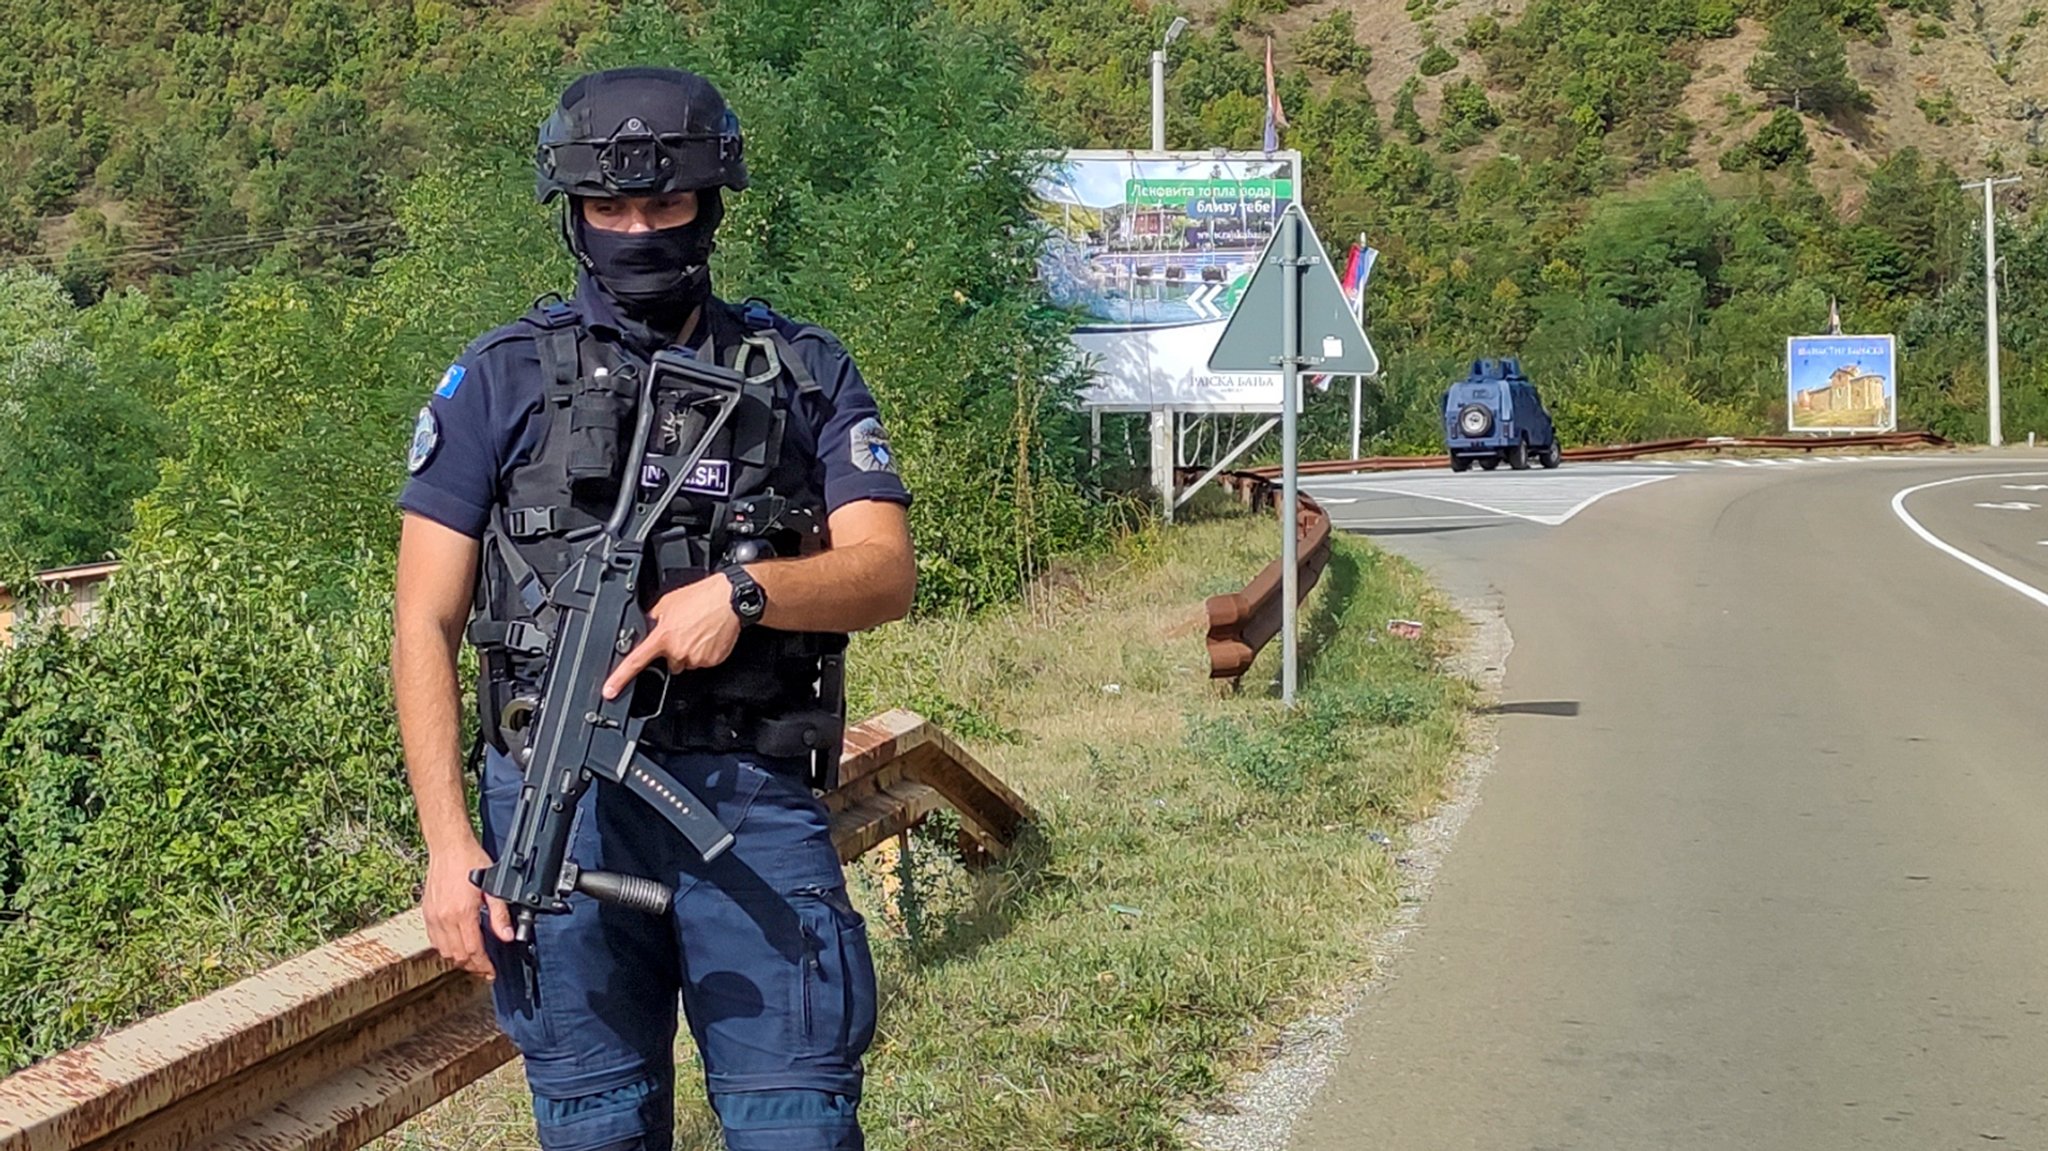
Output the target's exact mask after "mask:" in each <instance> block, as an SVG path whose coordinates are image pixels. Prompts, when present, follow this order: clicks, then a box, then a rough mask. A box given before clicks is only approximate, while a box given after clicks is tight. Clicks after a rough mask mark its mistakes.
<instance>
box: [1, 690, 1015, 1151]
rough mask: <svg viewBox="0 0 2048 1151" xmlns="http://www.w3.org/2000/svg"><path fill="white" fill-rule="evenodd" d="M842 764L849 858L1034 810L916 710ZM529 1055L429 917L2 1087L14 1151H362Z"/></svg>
mask: <svg viewBox="0 0 2048 1151" xmlns="http://www.w3.org/2000/svg"><path fill="white" fill-rule="evenodd" d="M839 771H840V783H839V786H838V787H836V788H834V789H833V790H832V791H830V792H828V793H826V795H825V797H824V802H825V805H826V808H827V810H828V811H830V812H831V815H832V841H833V843H834V844H835V845H836V846H837V847H838V848H839V857H840V858H841V859H842V860H852V859H855V858H858V857H859V856H860V855H862V854H863V853H865V852H866V851H868V850H869V849H870V848H873V847H874V846H876V845H877V844H879V843H882V842H884V841H885V840H887V839H889V838H890V837H892V836H894V835H896V834H898V833H900V832H903V831H907V830H909V829H910V828H912V827H915V826H917V825H918V824H920V823H922V822H924V820H925V819H926V818H927V817H928V816H930V815H931V814H932V813H933V812H934V811H936V810H938V809H939V808H940V807H941V806H943V805H950V806H952V807H953V808H955V809H956V810H958V811H959V813H960V817H961V838H962V839H963V840H972V842H973V847H974V850H975V852H976V853H977V854H979V855H986V856H1000V855H1002V854H1003V853H1005V852H1006V851H1008V850H1009V849H1010V848H1011V847H1012V846H1013V845H1014V844H1015V843H1016V840H1017V835H1018V833H1019V831H1020V830H1021V829H1022V828H1023V826H1024V824H1025V823H1027V822H1028V821H1029V820H1031V818H1032V811H1031V808H1030V806H1029V805H1028V804H1026V803H1025V802H1024V801H1023V800H1022V799H1021V798H1019V797H1018V796H1017V794H1016V793H1015V792H1013V791H1011V790H1010V789H1009V788H1008V787H1006V786H1004V784H1003V782H1002V781H1001V780H999V779H997V778H996V777H995V776H994V775H993V774H991V773H990V772H989V770H988V769H987V768H986V767H983V766H982V765H981V764H980V763H979V762H977V761H976V760H975V759H974V757H973V756H972V755H970V754H968V753H967V752H966V751H965V750H964V749H962V748H961V747H960V745H959V744H957V743H955V742H953V740H952V739H950V738H948V737H947V736H946V734H945V733H944V732H941V731H939V730H938V729H937V728H935V727H933V726H932V725H931V724H930V723H929V722H927V721H926V720H925V719H923V718H922V717H921V716H918V715H916V714H915V713H913V712H908V711H900V710H899V711H889V712H884V713H882V714H881V715H878V716H875V717H874V718H872V719H869V720H867V721H865V722H863V723H860V724H857V725H855V726H853V727H852V728H850V729H848V731H847V733H846V750H845V753H844V755H843V756H842V757H841V759H840V769H839ZM514 1054H515V1051H514V1050H513V1048H512V1045H511V1043H510V1041H508V1040H507V1039H506V1038H505V1036H504V1035H503V1034H502V1033H501V1032H499V1030H498V1027H497V1023H496V1021H495V1019H494V1018H493V1017H492V1014H491V1000H490V990H489V985H488V984H487V983H485V982H484V981H483V980H481V979H479V978H477V977H475V976H472V975H468V974H465V973H463V972H461V971H458V970H455V969H453V968H451V967H449V966H448V964H446V963H445V962H443V961H442V960H441V959H440V957H439V956H438V955H437V954H436V953H435V952H434V949H433V948H432V947H431V946H429V945H428V943H427V934H426V926H425V924H424V923H423V922H422V921H421V920H420V917H419V912H418V911H417V910H415V911H412V912H409V913H407V914H404V915H400V916H398V917H396V918H393V919H389V920H386V921H384V922H383V923H379V924H377V925H376V926H374V927H371V928H368V929H367V930H364V931H360V932H357V933H356V934H354V935H351V936H348V937H347V938H345V939H340V940H336V941H335V942H333V943H330V944H328V945H326V946H324V947H321V948H317V949H315V950H313V951H310V952H307V953H306V954H304V955H300V956H298V957H296V958H293V959H290V960H287V961H285V962H284V963H281V964H279V965H278V966H276V967H273V968H271V969H269V970H268V971H264V972H261V973H259V974H256V975H253V976H250V977H249V978H247V979H244V980H242V981H241V982H239V983H236V984H233V985H232V986H229V987H225V988H222V989H221V990H219V991H216V992H214V993H213V994H211V995H208V996H205V997H204V998H201V999H198V1000H195V1001H193V1002H191V1003H187V1004H185V1005H184V1006H182V1007H178V1008H176V1009H175V1010H172V1011H169V1012H166V1013H165V1014H163V1015H159V1016H156V1017H154V1018H151V1019H146V1020H143V1021H142V1022H140V1023H137V1024H135V1025H133V1026H131V1027H127V1028H124V1029H122V1030H120V1031H117V1032H115V1033H113V1034H111V1035H108V1036H105V1037H104V1038H101V1039H97V1040H94V1041H93V1042H91V1043H87V1044H84V1045H82V1046H79V1047H75V1048H72V1049H71V1050H69V1051H65V1052H62V1053H60V1054H58V1055H54V1056H52V1057H51V1058H49V1059H47V1060H44V1061H43V1062H41V1063H38V1064H36V1065H35V1066H33V1067H29V1068H27V1069H25V1070H23V1071H21V1072H19V1073H17V1074H15V1075H12V1076H10V1077H8V1078H6V1079H0V1151H117V1149H119V1151H158V1149H173V1148H175V1149H177V1151H188V1149H189V1151H200V1149H205V1151H354V1149H355V1148H359V1147H361V1146H362V1145H363V1144H365V1143H367V1142H369V1141H370V1140H372V1139H375V1138H376V1137H377V1136H379V1135H381V1134H383V1133H384V1132H386V1131H389V1130H390V1129H392V1128H393V1127H396V1126H397V1125H398V1124H400V1123H402V1122H404V1121H405V1120H407V1119H409V1118H411V1117H412V1116H414V1115H417V1114H419V1113H420V1112H422V1111H424V1110H426V1109H427V1108H429V1107H431V1106H433V1105H434V1104H435V1103H437V1102H439V1101H441V1100H442V1099H445V1098H447V1097H448V1096H449V1095H452V1094H454V1093H455V1092H456V1091H458V1090H460V1089H461V1088H463V1087H464V1086H466V1085H468V1084H469V1083H472V1082H474V1081H475V1080H477V1079H479V1078H481V1077H482V1076H483V1075H485V1074H487V1073H488V1072H490V1071H491V1070H492V1069H494V1068H496V1067H498V1066H499V1065H501V1064H503V1063H505V1062H507V1061H508V1060H510V1059H511V1058H512V1057H513V1055H514Z"/></svg>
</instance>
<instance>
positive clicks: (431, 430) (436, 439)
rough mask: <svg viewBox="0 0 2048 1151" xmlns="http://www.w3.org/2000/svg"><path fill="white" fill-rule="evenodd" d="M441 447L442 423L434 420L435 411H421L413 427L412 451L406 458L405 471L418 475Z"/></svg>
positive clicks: (428, 409) (427, 409)
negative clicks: (435, 450)
mask: <svg viewBox="0 0 2048 1151" xmlns="http://www.w3.org/2000/svg"><path fill="white" fill-rule="evenodd" d="M440 446H441V421H439V420H438V419H435V418H434V409H433V408H431V407H425V408H421V409H420V418H419V419H418V420H416V421H414V422H413V425H412V451H411V452H409V453H407V455H406V458H405V470H406V472H407V473H408V474H410V475H418V474H419V471H420V469H421V468H423V467H426V466H427V461H429V460H431V459H433V458H434V449H435V448H438V447H440Z"/></svg>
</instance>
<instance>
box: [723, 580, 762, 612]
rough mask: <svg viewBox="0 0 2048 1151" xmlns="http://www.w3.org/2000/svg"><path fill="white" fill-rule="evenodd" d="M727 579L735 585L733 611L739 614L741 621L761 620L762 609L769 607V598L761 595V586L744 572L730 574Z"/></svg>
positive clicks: (733, 589)
mask: <svg viewBox="0 0 2048 1151" xmlns="http://www.w3.org/2000/svg"><path fill="white" fill-rule="evenodd" d="M727 578H728V579H730V580H732V585H733V586H732V610H733V611H735V612H738V613H739V616H740V618H741V619H746V620H755V619H760V618H761V611H762V609H764V608H766V607H767V606H768V597H767V596H765V595H763V594H762V593H761V585H760V584H757V583H755V582H754V581H753V579H752V577H750V576H748V575H747V573H746V572H745V571H744V570H740V571H734V572H732V573H729V575H728V576H727Z"/></svg>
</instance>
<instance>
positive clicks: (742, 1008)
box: [480, 751, 875, 1151]
mask: <svg viewBox="0 0 2048 1151" xmlns="http://www.w3.org/2000/svg"><path fill="white" fill-rule="evenodd" d="M655 758H657V759H658V760H659V761H660V762H661V764H662V766H663V767H665V768H667V769H668V771H669V772H670V773H671V774H673V775H674V776H675V777H676V778H677V779H678V780H680V781H682V782H683V783H684V784H685V785H687V786H688V787H689V788H690V790H692V791H694V792H696V793H697V795H698V796H699V797H700V798H701V799H703V800H704V802H705V803H706V804H707V805H709V806H710V807H711V809H712V810H713V811H714V812H715V813H716V814H717V816H718V819H719V822H721V823H723V824H724V825H725V826H726V827H727V828H728V829H730V830H731V831H732V833H733V845H732V847H731V848H729V849H728V850H727V851H726V852H725V853H724V854H722V855H720V856H719V857H718V858H717V859H715V860H713V861H711V862H710V863H706V862H704V861H703V860H702V859H701V858H699V857H698V855H697V853H696V851H695V850H694V849H693V848H691V847H690V845H689V843H688V841H686V840H684V839H683V837H682V836H681V835H680V834H679V833H677V832H676V831H675V829H674V828H672V827H670V826H669V825H668V823H667V822H666V821H664V820H663V819H662V818H661V816H660V815H659V814H657V813H656V812H655V811H654V810H653V809H652V808H650V807H649V806H647V805H646V804H645V803H643V802H642V801H641V800H639V799H638V798H636V797H634V796H632V795H630V794H628V793H627V792H626V791H624V790H623V789H621V788H617V787H613V786H610V785H608V784H604V783H597V784H593V785H592V786H591V788H590V789H589V790H588V791H587V792H585V793H584V796H583V800H582V803H581V805H580V807H579V808H578V812H577V821H576V828H575V833H574V836H573V838H572V841H571V846H570V858H571V859H573V860H575V861H576V862H577V863H578V864H581V865H582V866H584V867H589V868H599V869H603V870H608V871H621V872H625V873H627V874H629V875H642V876H647V877H649V878H653V879H659V880H661V881H662V882H664V883H667V884H669V885H671V886H672V887H674V888H675V891H676V898H675V902H674V903H673V904H672V905H671V907H670V911H669V914H668V915H667V916H651V915H645V914H642V913H640V912H637V911H630V910H627V909H625V908H620V907H614V906H610V905H605V904H599V903H597V902H596V901H594V900H592V899H590V898H589V897H588V896H585V895H581V894H577V895H573V896H571V897H570V903H571V905H572V908H571V911H570V912H569V914H567V915H542V916H539V917H538V922H537V923H536V925H535V941H534V946H533V949H532V956H533V962H534V963H535V964H536V965H537V969H538V971H537V980H536V983H537V986H538V988H539V995H538V996H537V997H535V996H532V995H531V994H530V993H529V989H528V977H527V974H526V973H525V972H524V971H523V970H522V969H521V964H522V963H523V962H525V960H524V959H523V958H522V956H521V952H522V951H523V950H525V949H523V948H520V947H518V946H516V945H508V944H500V943H498V942H497V940H496V938H495V937H494V936H493V935H492V934H491V932H490V931H489V930H488V928H487V929H486V930H485V932H484V938H485V943H486V947H487V949H488V950H489V952H490V958H491V962H492V965H493V966H494V967H495V968H496V970H497V981H496V982H495V983H494V984H493V987H492V997H493V999H494V1002H495V1005H496V1008H497V1015H498V1022H499V1025H500V1026H502V1027H503V1028H504V1029H505V1032H506V1034H507V1035H509V1036H510V1037H511V1039H512V1041H513V1043H514V1044H516V1045H517V1046H518V1048H519V1051H520V1054H521V1055H523V1056H524V1057H525V1060H526V1078H527V1083H528V1085H529V1086H530V1087H531V1088H532V1090H533V1113H534V1121H535V1124H536V1126H537V1128H538V1130H539V1135H540V1145H541V1147H542V1149H543V1151H669V1148H670V1146H671V1144H672V1142H673V1130H674V1122H675V1094H674V1092H675V1060H674V1054H673V1053H674V1048H675V1038H676V1026H677V1015H676V1009H677V1003H678V1001H679V1000H680V1002H681V1006H682V1010H683V1014H684V1016H685V1018H686V1019H687V1021H688V1023H689V1027H690V1034H691V1037H692V1038H693V1039H695V1040H696V1044H697V1051H698V1053H699V1055H700V1056H701V1058H702V1061H703V1065H704V1079H705V1088H706V1090H707V1092H708V1093H709V1095H710V1099H711V1104H712V1107H713V1109H714V1110H715V1111H716V1112H717V1113H718V1117H719V1121H720V1123H721V1124H722V1126H723V1128H724V1132H725V1145H726V1147H727V1148H728V1149H729V1151H769V1149H771V1148H772V1149H774V1151H860V1149H861V1148H862V1146H863V1143H862V1137H861V1130H860V1123H859V1119H858V1117H857V1115H856V1111H857V1109H858V1107H859V1104H860V1095H861V1056H862V1055H863V1054H865V1053H866V1051H867V1048H868V1044H869V1043H870V1042H871V1041H872V1040H873V1038H874V1030H875V970H874V961H873V958H872V956H871V955H870V953H869V950H868V938H867V925H866V923H865V922H864V921H863V920H862V918H861V916H860V915H859V913H857V912H856V911H855V910H854V909H853V906H852V905H851V904H850V903H849V902H848V901H847V897H846V879H845V874H844V872H843V871H842V870H841V868H840V865H839V855H838V852H837V851H836V850H835V849H834V848H833V846H832V835H831V829H830V826H829V824H828V822H827V818H826V814H825V810H824V807H823V806H822V805H821V804H819V802H818V801H817V799H816V798H814V797H813V796H812V794H811V791H810V788H809V787H808V786H807V785H806V783H805V782H804V778H803V767H802V761H797V760H775V759H770V758H768V757H763V756H749V755H708V754H704V755H699V754H690V755H682V754H662V755H657V756H655ZM520 781H521V775H520V771H519V769H518V768H517V767H516V766H514V765H513V763H512V762H511V761H510V760H508V759H506V758H505V757H503V756H500V755H499V754H497V753H496V752H495V751H494V752H491V753H490V754H489V755H488V756H487V757H486V759H485V766H484V780H483V787H482V789H481V790H482V796H481V800H480V803H481V807H482V814H483V826H484V847H485V848H486V849H487V850H488V851H490V853H491V855H492V856H493V858H495V857H496V856H497V855H498V853H499V851H500V848H501V846H502V843H503V840H504V836H505V832H506V828H507V827H508V826H509V825H510V823H511V821H512V809H513V804H514V802H515V801H516V800H517V799H518V796H519V787H520Z"/></svg>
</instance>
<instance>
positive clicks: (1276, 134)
mask: <svg viewBox="0 0 2048 1151" xmlns="http://www.w3.org/2000/svg"><path fill="white" fill-rule="evenodd" d="M1286 126H1287V113H1285V112H1283V111H1281V110H1280V90H1279V89H1278V88H1275V87H1274V86H1273V38H1272V37H1271V36H1268V37H1266V149H1265V150H1266V151H1268V152H1278V151H1279V150H1280V129H1282V128H1285V127H1286Z"/></svg>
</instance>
